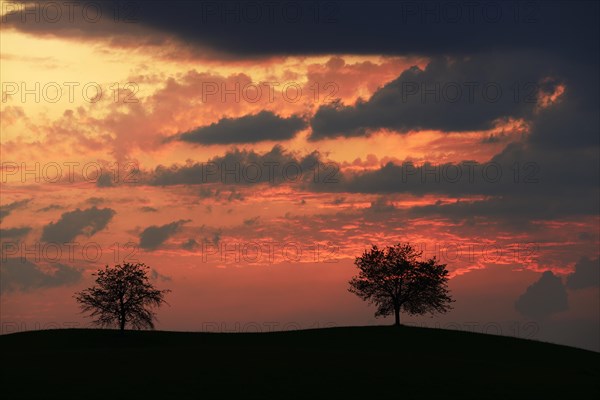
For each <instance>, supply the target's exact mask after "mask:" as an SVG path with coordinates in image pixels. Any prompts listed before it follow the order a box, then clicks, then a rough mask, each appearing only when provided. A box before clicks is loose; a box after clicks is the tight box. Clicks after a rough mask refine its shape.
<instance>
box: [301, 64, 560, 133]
mask: <svg viewBox="0 0 600 400" xmlns="http://www.w3.org/2000/svg"><path fill="white" fill-rule="evenodd" d="M524 60H525V55H524V54H519V53H513V54H506V53H503V54H502V55H500V54H492V55H477V56H470V57H464V58H460V59H449V58H444V57H440V58H434V59H433V60H431V62H430V63H429V64H428V65H427V66H426V67H425V69H424V70H421V69H419V68H418V67H416V66H415V67H412V68H410V69H408V70H406V71H404V72H403V73H402V74H401V75H400V76H399V77H398V78H396V79H395V80H393V81H392V82H389V83H387V84H386V85H384V86H383V87H382V88H381V89H379V90H378V91H376V92H375V93H374V94H373V95H372V96H371V98H369V99H368V100H359V101H358V102H357V103H356V104H355V105H353V106H347V105H343V104H340V103H335V102H334V103H332V104H328V105H324V106H321V107H320V108H319V109H318V110H317V112H316V114H315V115H314V117H313V118H312V120H311V128H312V134H311V136H310V138H311V139H312V140H318V139H322V138H327V137H336V136H362V135H366V134H368V133H369V132H372V131H374V130H378V129H390V130H394V131H398V132H408V131H411V130H421V129H433V130H441V131H474V130H485V129H490V128H492V127H493V126H494V122H495V121H496V120H497V119H499V118H508V117H513V118H525V117H529V116H531V115H532V112H533V110H534V108H535V105H536V98H535V96H529V95H530V93H529V91H528V92H527V94H528V96H524V95H523V94H522V93H521V94H520V95H521V97H520V98H517V99H516V100H515V93H516V89H515V85H519V83H521V82H523V83H522V85H525V82H529V83H530V84H537V83H539V82H540V81H541V80H542V78H544V77H545V76H546V75H547V74H549V73H551V72H552V71H553V69H552V68H551V67H548V66H547V64H546V63H545V60H544V58H543V57H539V59H538V58H536V57H530V58H528V59H527V61H526V62H525V61H524ZM532 60H534V61H532ZM555 84H556V83H555ZM535 89H536V87H535V86H534V90H535ZM549 89H552V88H549ZM521 90H522V91H523V89H521ZM533 94H534V93H533Z"/></svg>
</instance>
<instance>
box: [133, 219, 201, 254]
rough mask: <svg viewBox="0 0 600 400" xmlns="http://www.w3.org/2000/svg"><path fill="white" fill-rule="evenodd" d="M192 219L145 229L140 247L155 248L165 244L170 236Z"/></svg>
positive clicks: (141, 235) (141, 236)
mask: <svg viewBox="0 0 600 400" xmlns="http://www.w3.org/2000/svg"><path fill="white" fill-rule="evenodd" d="M190 221H191V220H189V219H186V220H183V219H181V220H179V221H174V222H171V223H169V224H166V225H161V226H157V225H152V226H149V227H148V228H146V229H144V230H143V232H142V233H141V234H140V247H141V248H143V249H146V250H155V249H157V248H158V247H159V246H160V245H161V244H163V243H164V242H165V241H166V240H167V239H169V237H171V236H172V235H174V234H175V233H177V232H178V231H179V229H180V228H181V226H182V225H183V224H185V223H187V222H190Z"/></svg>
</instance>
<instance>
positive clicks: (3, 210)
mask: <svg viewBox="0 0 600 400" xmlns="http://www.w3.org/2000/svg"><path fill="white" fill-rule="evenodd" d="M30 201H31V199H25V200H18V201H13V202H12V203H9V204H5V205H3V206H0V221H2V220H3V219H4V218H5V217H8V216H9V215H10V213H11V212H13V211H14V210H16V209H18V208H22V207H25V206H26V205H27V204H28V203H29V202H30Z"/></svg>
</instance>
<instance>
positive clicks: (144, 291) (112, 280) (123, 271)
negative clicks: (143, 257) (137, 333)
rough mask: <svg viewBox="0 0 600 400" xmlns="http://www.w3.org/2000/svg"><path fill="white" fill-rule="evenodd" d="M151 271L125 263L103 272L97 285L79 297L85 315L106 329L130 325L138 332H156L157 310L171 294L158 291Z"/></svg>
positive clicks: (137, 264)
mask: <svg viewBox="0 0 600 400" xmlns="http://www.w3.org/2000/svg"><path fill="white" fill-rule="evenodd" d="M149 269H150V268H149V267H148V266H147V265H145V264H142V263H136V264H133V263H124V264H122V265H120V264H118V265H115V266H114V267H109V266H108V265H107V266H106V267H105V268H104V269H99V270H98V272H97V273H95V274H94V275H95V276H96V285H94V286H93V287H91V288H88V289H85V290H83V291H81V292H78V293H76V295H75V299H76V300H77V302H78V303H79V304H80V306H81V309H82V311H83V312H86V313H89V316H90V317H93V318H95V319H94V321H93V323H94V324H96V325H99V326H102V327H108V326H118V327H119V329H120V330H121V331H124V330H125V327H126V326H127V325H129V326H131V327H132V328H134V329H144V328H149V329H154V320H155V319H156V315H155V313H154V311H153V309H154V308H156V307H160V306H161V305H162V304H163V303H166V302H165V300H164V295H165V294H166V293H168V292H170V290H158V289H156V288H154V286H153V285H152V283H151V282H150V280H149V278H148V271H149Z"/></svg>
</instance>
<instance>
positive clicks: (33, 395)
mask: <svg viewBox="0 0 600 400" xmlns="http://www.w3.org/2000/svg"><path fill="white" fill-rule="evenodd" d="M0 352H1V353H0V354H1V357H2V363H1V368H0V379H1V386H0V387H1V392H2V398H4V399H61V400H65V399H80V400H87V399H103V400H106V399H173V400H179V399H204V398H207V399H212V398H224V399H227V398H243V399H282V400H285V399H294V398H298V399H319V398H325V399H338V398H364V399H382V398H385V399H390V398H398V399H400V398H401V399H421V398H436V399H453V398H456V399H515V398H521V399H552V398H577V399H585V398H590V399H592V398H598V395H599V394H600V353H594V352H590V351H585V350H580V349H575V348H570V347H565V346H559V345H554V344H549V343H542V342H536V341H530V340H523V339H516V338H511V337H503V336H493V335H484V334H477V333H468V332H460V331H450V330H441V329H430V328H417V327H401V328H394V327H385V326H379V327H348V328H329V329H314V330H304V331H289V332H272V333H186V332H165V331H129V332H126V334H125V335H124V336H121V335H119V332H117V331H114V330H96V329H65V330H47V331H31V332H21V333H15V334H10V335H3V336H0Z"/></svg>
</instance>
